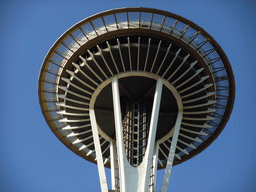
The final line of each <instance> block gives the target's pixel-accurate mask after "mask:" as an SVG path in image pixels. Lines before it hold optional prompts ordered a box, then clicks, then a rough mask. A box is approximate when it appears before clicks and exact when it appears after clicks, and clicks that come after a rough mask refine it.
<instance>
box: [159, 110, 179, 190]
mask: <svg viewBox="0 0 256 192" xmlns="http://www.w3.org/2000/svg"><path fill="white" fill-rule="evenodd" d="M181 121H182V111H179V112H178V116H177V120H176V123H175V126H174V133H173V136H172V143H171V148H170V151H169V155H168V158H167V164H166V168H165V173H164V179H163V184H162V187H161V192H167V189H168V185H169V181H170V176H171V170H172V164H173V160H174V155H175V150H176V146H177V141H178V137H179V131H180V125H181Z"/></svg>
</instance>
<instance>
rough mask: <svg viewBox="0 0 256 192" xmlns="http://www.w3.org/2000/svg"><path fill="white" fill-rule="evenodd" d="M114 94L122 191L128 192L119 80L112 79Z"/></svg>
mask: <svg viewBox="0 0 256 192" xmlns="http://www.w3.org/2000/svg"><path fill="white" fill-rule="evenodd" d="M112 92H113V93H112V94H113V105H114V117H115V127H116V142H117V151H118V164H119V173H120V174H119V175H120V191H122V192H126V182H125V167H124V166H125V158H126V157H125V151H124V145H123V125H122V116H121V104H120V95H119V86H118V79H117V78H116V77H114V78H113V79H112Z"/></svg>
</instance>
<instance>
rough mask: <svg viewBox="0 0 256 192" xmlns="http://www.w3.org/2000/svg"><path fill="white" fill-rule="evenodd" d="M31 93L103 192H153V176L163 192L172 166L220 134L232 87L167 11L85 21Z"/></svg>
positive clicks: (215, 54) (210, 51)
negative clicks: (95, 174) (94, 171)
mask: <svg viewBox="0 0 256 192" xmlns="http://www.w3.org/2000/svg"><path fill="white" fill-rule="evenodd" d="M38 93H39V102H40V105H41V109H42V112H43V115H44V117H45V120H46V121H47V123H48V125H49V127H50V128H51V130H52V132H53V133H54V134H55V135H56V136H57V137H58V139H59V140H60V141H61V142H62V143H63V144H64V145H66V147H68V148H69V149H70V150H72V151H73V152H74V153H76V154H77V155H79V156H81V157H82V158H84V159H86V160H87V161H90V162H92V163H95V164H97V166H98V171H99V178H100V184H101V189H102V191H103V192H106V191H111V190H113V191H122V192H134V191H138V192H148V191H151V192H153V191H155V186H156V175H157V170H159V169H165V175H164V178H163V183H162V184H161V185H162V186H161V191H162V192H165V191H167V188H168V183H169V178H170V173H171V168H172V166H174V165H177V164H180V163H182V162H184V161H186V160H188V159H190V158H192V157H194V156H195V155H197V154H199V153H200V152H201V151H203V150H204V149H205V148H206V147H208V146H209V145H210V144H211V143H212V142H213V141H214V140H215V139H216V138H217V137H218V135H219V134H220V133H221V131H222V130H223V128H224V127H225V125H226V123H227V121H228V119H229V117H230V114H231V111H232V108H233V104H234V95H235V84H234V76H233V73H232V69H231V66H230V63H229V61H228V59H227V57H226V55H225V53H224V52H223V50H222V49H221V47H220V46H219V45H218V43H217V42H216V41H215V40H214V39H213V38H212V37H211V36H210V35H209V34H208V33H207V32H206V31H204V30H203V29H202V28H200V27H199V26H197V25H196V24H194V23H193V22H191V21H189V20H187V19H185V18H182V17H180V16H178V15H175V14H172V13H169V12H166V11H161V10H157V9H150V8H121V9H114V10H109V11H106V12H102V13H99V14H96V15H93V16H91V17H88V18H86V19H84V20H83V21H81V22H79V23H77V24H75V25H74V26H73V27H71V28H70V29H68V30H67V31H66V32H65V33H64V34H63V35H62V36H61V37H60V38H59V39H58V40H57V41H56V42H55V44H54V45H53V46H52V47H51V49H50V50H49V52H48V54H47V56H46V57H45V60H44V62H43V65H42V67H41V71H40V76H39V84H38ZM105 168H111V182H112V183H111V186H110V185H108V184H107V180H106V175H105ZM109 188H111V190H110V189H109Z"/></svg>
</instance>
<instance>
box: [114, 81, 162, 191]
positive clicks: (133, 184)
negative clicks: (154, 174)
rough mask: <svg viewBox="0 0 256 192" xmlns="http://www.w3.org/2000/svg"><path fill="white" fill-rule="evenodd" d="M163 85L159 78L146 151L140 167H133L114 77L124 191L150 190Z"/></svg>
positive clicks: (117, 130) (118, 152) (121, 179)
mask: <svg viewBox="0 0 256 192" xmlns="http://www.w3.org/2000/svg"><path fill="white" fill-rule="evenodd" d="M162 87H163V82H162V80H161V79H158V80H157V85H156V91H155V95H154V102H153V109H152V114H151V121H150V131H149V137H148V145H147V149H146V153H145V156H144V159H143V161H142V163H141V164H140V165H139V166H138V167H132V166H131V165H130V163H129V162H128V161H127V158H126V155H125V150H124V143H123V132H122V130H123V129H122V118H121V106H120V96H119V86H118V79H117V78H116V77H114V78H113V79H112V92H113V105H114V114H115V117H114V118H115V127H116V139H117V154H118V164H119V173H120V174H119V175H120V190H121V191H122V192H135V191H137V192H148V190H149V177H150V169H151V165H152V158H153V152H154V148H155V135H156V128H157V122H158V115H159V108H160V101H161V95H162Z"/></svg>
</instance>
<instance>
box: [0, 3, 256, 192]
mask: <svg viewBox="0 0 256 192" xmlns="http://www.w3.org/2000/svg"><path fill="white" fill-rule="evenodd" d="M120 7H150V8H157V9H162V10H166V11H170V12H172V13H175V14H178V15H180V16H182V17H185V18H187V19H189V20H191V21H193V22H194V23H196V24H197V25H199V26H200V27H202V28H204V29H205V30H206V31H207V32H208V33H209V34H210V35H211V36H212V37H213V38H214V39H215V40H216V41H217V42H218V43H219V44H220V46H221V47H222V49H223V50H224V52H225V53H226V55H227V56H228V58H229V61H230V63H231V65H232V68H233V72H234V75H235V81H236V100H235V105H234V109H233V112H232V115H231V118H230V120H229V122H228V124H227V125H226V127H225V129H224V130H223V132H222V133H221V134H220V136H219V137H218V138H217V139H216V140H215V141H214V142H213V143H212V144H211V145H210V146H209V147H208V148H207V149H206V150H204V151H203V152H202V153H200V154H199V155H197V156H196V157H194V158H192V159H191V160H188V161H186V162H185V163H182V164H180V165H177V166H175V167H174V168H173V171H172V175H171V180H170V185H169V190H168V191H170V192H171V191H179V192H187V191H192V192H194V191H196V192H242V191H244V192H251V191H256V150H255V147H256V139H255V138H256V125H255V119H256V115H255V114H256V113H255V108H256V102H255V99H256V98H255V94H256V91H255V90H256V86H255V85H256V83H255V80H256V78H255V74H256V67H255V65H256V64H255V61H256V45H255V44H256V35H255V33H256V1H253V0H251V1H249V0H243V1H242V0H229V1H227V0H197V1H191V0H184V1H181V0H155V1H153V0H149V1H142V0H126V1H123V0H122V1H110V0H108V1H107V0H93V1H85V0H83V1H82V0H74V1H67V0H63V1H56V0H51V1H48V0H44V1H32V0H27V1H26V0H23V1H18V0H16V1H15V0H9V1H4V0H1V1H0V44H1V48H0V49H1V51H0V58H1V60H0V98H1V101H0V122H1V125H0V191H1V192H2V191H3V192H11V191H17V192H52V191H67V192H69V191H83V192H99V191H100V184H99V179H98V173H97V166H96V165H95V164H92V163H89V162H86V161H85V160H84V159H82V158H80V157H79V156H77V155H75V154H74V153H73V152H72V151H70V150H69V149H67V148H66V147H65V146H64V145H63V144H62V143H61V142H60V141H59V140H58V139H57V138H56V137H55V136H54V134H53V133H52V132H51V130H50V128H49V127H48V125H47V124H46V122H45V120H44V117H43V115H42V113H41V110H40V106H39V102H38V94H37V84H38V75H39V71H40V67H41V64H42V62H43V60H44V57H45V55H46V54H47V52H48V50H49V49H50V47H51V46H52V45H53V43H54V42H55V41H56V40H57V38H58V37H59V36H61V35H62V33H64V32H65V31H66V30H67V29H68V28H70V27H71V26H73V25H74V24H75V23H77V22H79V21H81V20H82V19H84V18H86V17H88V16H91V15H93V14H96V13H98V12H101V11H105V10H109V9H113V8H120ZM107 174H108V175H109V174H110V173H109V171H107ZM162 179H163V171H161V172H159V173H158V180H159V181H160V180H162ZM157 186H158V187H157V189H158V190H157V191H159V190H160V186H161V183H158V185H157Z"/></svg>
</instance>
